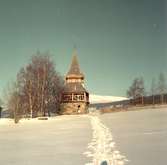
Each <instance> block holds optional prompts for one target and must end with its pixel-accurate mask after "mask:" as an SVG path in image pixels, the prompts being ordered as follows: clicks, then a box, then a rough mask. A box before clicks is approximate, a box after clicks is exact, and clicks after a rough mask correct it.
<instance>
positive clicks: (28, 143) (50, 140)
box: [0, 116, 92, 165]
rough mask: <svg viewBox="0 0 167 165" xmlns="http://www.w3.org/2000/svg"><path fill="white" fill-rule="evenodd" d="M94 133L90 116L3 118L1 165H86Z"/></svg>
mask: <svg viewBox="0 0 167 165" xmlns="http://www.w3.org/2000/svg"><path fill="white" fill-rule="evenodd" d="M91 136H92V132H91V125H90V121H89V118H88V117H87V116H58V117H55V118H51V119H49V120H46V121H43V120H37V119H33V120H22V121H20V123H19V124H14V123H13V121H9V120H4V119H2V120H1V119H0V165H37V164H39V165H84V164H85V163H86V162H88V161H89V158H87V157H86V156H85V155H83V153H84V152H85V150H86V149H87V144H88V143H89V142H90V140H91Z"/></svg>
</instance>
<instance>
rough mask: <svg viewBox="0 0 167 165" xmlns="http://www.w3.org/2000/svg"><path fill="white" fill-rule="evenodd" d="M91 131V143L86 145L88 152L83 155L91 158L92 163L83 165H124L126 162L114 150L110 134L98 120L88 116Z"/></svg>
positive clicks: (96, 117) (118, 152)
mask: <svg viewBox="0 0 167 165" xmlns="http://www.w3.org/2000/svg"><path fill="white" fill-rule="evenodd" d="M89 117H90V120H91V125H92V129H93V138H92V141H91V142H90V143H89V144H88V151H87V152H85V153H84V154H85V155H86V156H87V157H91V158H92V162H89V163H86V164H85V165H125V163H126V162H127V161H128V160H127V159H126V158H125V156H123V155H121V153H120V151H118V150H116V147H115V142H114V141H113V138H112V135H111V132H110V130H109V128H107V127H106V126H105V125H104V124H103V123H102V122H101V121H100V119H99V118H98V116H89Z"/></svg>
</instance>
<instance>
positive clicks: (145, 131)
mask: <svg viewBox="0 0 167 165" xmlns="http://www.w3.org/2000/svg"><path fill="white" fill-rule="evenodd" d="M100 118H101V120H102V121H103V123H104V124H105V125H106V126H107V127H108V128H110V130H111V131H112V135H113V139H114V141H115V142H116V144H117V147H118V148H119V150H120V151H121V153H122V154H123V155H126V157H127V158H128V160H129V162H128V163H127V164H128V165H164V164H167V156H166V154H167V108H161V109H150V110H149V109H147V110H140V111H129V112H118V113H110V114H104V115H101V117H100Z"/></svg>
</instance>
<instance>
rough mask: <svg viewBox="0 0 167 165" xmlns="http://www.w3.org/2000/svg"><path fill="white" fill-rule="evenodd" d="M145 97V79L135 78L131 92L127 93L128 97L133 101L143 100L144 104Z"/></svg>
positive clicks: (130, 88)
mask: <svg viewBox="0 0 167 165" xmlns="http://www.w3.org/2000/svg"><path fill="white" fill-rule="evenodd" d="M144 95H145V87H144V80H143V78H142V77H140V78H135V79H134V80H133V83H132V85H131V86H130V87H129V90H128V91H127V96H128V97H130V98H132V99H136V98H141V103H142V104H144V99H143V97H144Z"/></svg>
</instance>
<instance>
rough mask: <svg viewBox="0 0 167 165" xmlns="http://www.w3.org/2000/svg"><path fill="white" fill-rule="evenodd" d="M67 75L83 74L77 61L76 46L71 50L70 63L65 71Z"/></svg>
mask: <svg viewBox="0 0 167 165" xmlns="http://www.w3.org/2000/svg"><path fill="white" fill-rule="evenodd" d="M67 76H83V74H82V73H81V71H80V67H79V63H78V55H77V50H76V48H75V49H74V51H73V57H72V62H71V65H70V69H69V71H68V73H67Z"/></svg>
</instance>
